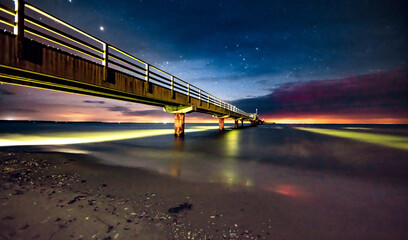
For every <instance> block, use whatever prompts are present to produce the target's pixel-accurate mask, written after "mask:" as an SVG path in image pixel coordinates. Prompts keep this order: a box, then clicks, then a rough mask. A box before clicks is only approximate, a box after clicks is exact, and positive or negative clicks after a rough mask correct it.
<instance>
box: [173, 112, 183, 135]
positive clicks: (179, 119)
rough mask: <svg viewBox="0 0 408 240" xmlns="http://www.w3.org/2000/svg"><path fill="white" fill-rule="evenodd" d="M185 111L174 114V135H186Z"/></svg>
mask: <svg viewBox="0 0 408 240" xmlns="http://www.w3.org/2000/svg"><path fill="white" fill-rule="evenodd" d="M184 120H185V114H184V113H176V114H174V136H176V137H183V136H184Z"/></svg>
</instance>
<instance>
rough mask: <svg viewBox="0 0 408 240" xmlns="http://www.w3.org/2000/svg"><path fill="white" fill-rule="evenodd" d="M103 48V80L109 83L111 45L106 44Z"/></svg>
mask: <svg viewBox="0 0 408 240" xmlns="http://www.w3.org/2000/svg"><path fill="white" fill-rule="evenodd" d="M103 48H104V49H103V64H102V65H103V74H104V76H103V80H104V81H108V65H109V45H108V44H107V43H104V44H103Z"/></svg>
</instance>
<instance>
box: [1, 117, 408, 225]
mask: <svg viewBox="0 0 408 240" xmlns="http://www.w3.org/2000/svg"><path fill="white" fill-rule="evenodd" d="M229 127H231V126H229ZM298 127H308V128H307V129H305V128H298ZM187 128H188V129H193V130H194V132H188V133H186V137H185V138H184V139H176V138H174V136H173V135H172V132H173V130H172V124H167V125H164V124H98V123H5V122H3V123H0V129H1V131H0V145H1V144H2V145H9V146H3V147H1V150H3V151H21V150H35V151H60V152H71V153H82V154H88V155H90V156H92V157H93V158H95V159H96V160H97V161H99V162H101V163H104V164H108V165H120V166H126V167H139V168H144V169H147V170H149V171H154V172H157V173H161V174H166V175H170V176H173V177H175V178H180V179H182V180H185V181H193V182H216V183H221V184H228V185H235V186H236V185H241V186H250V187H254V188H257V189H259V190H262V191H271V192H275V193H278V194H283V195H286V196H288V197H292V198H296V199H299V200H300V201H306V202H307V201H317V202H318V203H319V206H320V207H321V208H322V209H324V208H325V207H327V208H333V207H335V208H340V209H344V210H345V211H354V212H356V211H357V212H358V213H359V214H363V216H364V217H367V219H376V221H384V223H386V224H387V225H390V226H396V227H397V228H398V226H400V227H404V226H405V225H406V223H407V222H408V217H407V216H408V214H407V213H408V188H407V187H408V127H407V126H381V125H311V126H286V125H264V126H258V127H254V128H251V127H245V128H243V129H238V130H235V129H232V128H230V129H226V130H225V131H224V132H219V131H218V130H217V129H214V128H217V125H205V124H197V125H194V124H190V125H188V124H187ZM165 129H168V130H165ZM146 130H147V131H146ZM152 132H154V135H153V136H151V135H150V136H146V133H152ZM101 136H103V137H107V138H108V139H109V138H110V137H111V138H112V139H116V141H105V140H106V139H104V140H103V141H104V142H94V141H102V140H101V139H100V137H101ZM125 138H130V139H125ZM47 139H48V140H50V141H51V143H60V141H62V140H61V139H63V142H64V141H65V142H64V143H70V142H76V141H78V140H84V141H83V142H84V143H81V144H66V145H36V144H44V140H47ZM118 139H119V140H118ZM120 139H122V140H120ZM21 141H24V142H25V143H27V144H28V143H29V144H33V146H30V147H27V146H20V147H12V146H10V145H13V144H18V143H21ZM50 141H48V143H50ZM6 143H7V144H6ZM46 143H47V142H46ZM325 204H327V206H325ZM401 225H403V226H401ZM399 229H403V228H399Z"/></svg>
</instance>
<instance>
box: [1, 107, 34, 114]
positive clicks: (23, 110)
mask: <svg viewBox="0 0 408 240" xmlns="http://www.w3.org/2000/svg"><path fill="white" fill-rule="evenodd" d="M7 112H9V113H36V112H38V111H37V110H34V109H28V108H27V109H26V108H10V109H7Z"/></svg>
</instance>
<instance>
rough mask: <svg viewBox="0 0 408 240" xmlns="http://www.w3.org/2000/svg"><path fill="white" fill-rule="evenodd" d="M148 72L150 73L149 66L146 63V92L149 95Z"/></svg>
mask: <svg viewBox="0 0 408 240" xmlns="http://www.w3.org/2000/svg"><path fill="white" fill-rule="evenodd" d="M149 72H150V65H149V64H147V63H146V77H145V78H146V83H145V86H146V90H147V92H148V93H150V84H149Z"/></svg>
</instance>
